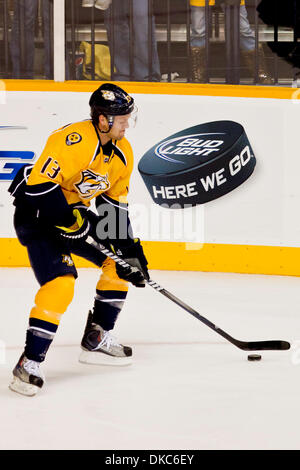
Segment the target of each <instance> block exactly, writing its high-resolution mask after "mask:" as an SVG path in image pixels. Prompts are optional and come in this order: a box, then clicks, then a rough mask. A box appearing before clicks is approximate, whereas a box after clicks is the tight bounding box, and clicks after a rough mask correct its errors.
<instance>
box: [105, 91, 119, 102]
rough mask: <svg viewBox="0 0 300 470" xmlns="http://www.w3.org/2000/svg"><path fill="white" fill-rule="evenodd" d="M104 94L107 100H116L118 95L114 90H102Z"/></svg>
mask: <svg viewBox="0 0 300 470" xmlns="http://www.w3.org/2000/svg"><path fill="white" fill-rule="evenodd" d="M102 96H103V98H104V99H105V100H110V101H115V99H116V97H115V94H114V92H113V91H110V90H102Z"/></svg>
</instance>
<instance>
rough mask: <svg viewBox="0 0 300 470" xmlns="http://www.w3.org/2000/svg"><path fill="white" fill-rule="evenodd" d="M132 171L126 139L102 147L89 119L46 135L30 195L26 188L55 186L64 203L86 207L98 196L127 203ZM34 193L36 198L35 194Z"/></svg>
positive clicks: (28, 185)
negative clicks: (103, 194) (101, 195)
mask: <svg viewBox="0 0 300 470" xmlns="http://www.w3.org/2000/svg"><path fill="white" fill-rule="evenodd" d="M132 169H133V152H132V148H131V145H130V144H129V142H128V140H127V139H126V138H125V137H124V138H123V139H121V140H120V141H116V140H113V141H110V142H108V143H107V144H105V145H104V146H102V145H101V141H100V136H99V133H98V130H97V129H96V127H94V125H93V123H92V121H91V120H86V121H81V122H76V123H73V124H70V125H68V126H64V127H62V128H60V129H58V130H56V131H54V132H53V133H52V134H51V135H50V137H49V139H48V141H47V143H46V146H45V148H44V150H43V152H42V154H41V156H40V157H39V159H38V160H37V162H36V163H35V165H34V167H33V169H32V171H31V174H30V176H29V178H28V181H27V188H28V192H31V191H30V188H32V189H34V188H33V186H35V185H41V184H42V183H49V182H51V183H53V184H54V185H56V186H57V185H59V186H60V187H61V189H62V191H63V194H64V196H65V198H66V200H67V202H68V204H76V203H79V202H82V203H83V204H85V205H86V206H89V205H90V201H91V200H92V199H93V198H95V197H97V196H99V195H100V194H102V193H105V194H106V195H107V196H108V197H109V198H111V199H113V200H115V201H118V202H120V203H127V194H128V188H129V180H130V175H131V173H132ZM37 187H38V188H40V187H41V186H37ZM34 193H35V194H34V195H35V197H38V192H36V191H34ZM41 194H42V193H41Z"/></svg>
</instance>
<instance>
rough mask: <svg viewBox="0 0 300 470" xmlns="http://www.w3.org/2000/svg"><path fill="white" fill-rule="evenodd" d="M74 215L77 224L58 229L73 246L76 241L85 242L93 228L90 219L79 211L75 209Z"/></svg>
mask: <svg viewBox="0 0 300 470" xmlns="http://www.w3.org/2000/svg"><path fill="white" fill-rule="evenodd" d="M73 215H74V217H75V218H76V222H75V223H74V224H73V225H72V226H71V227H57V228H58V229H59V230H60V235H61V237H63V238H64V239H65V240H66V241H68V242H70V243H71V244H72V243H74V242H76V241H84V240H85V239H86V238H87V237H88V235H89V231H90V228H91V226H90V223H89V221H88V219H87V218H86V217H84V216H83V215H82V214H81V212H80V211H79V209H74V210H73Z"/></svg>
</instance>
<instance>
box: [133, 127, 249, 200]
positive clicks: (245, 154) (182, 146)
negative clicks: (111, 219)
mask: <svg viewBox="0 0 300 470" xmlns="http://www.w3.org/2000/svg"><path fill="white" fill-rule="evenodd" d="M255 164H256V159H255V156H254V153H253V150H252V148H251V145H250V142H249V140H248V137H247V135H246V132H245V129H244V128H243V126H241V124H239V123H237V122H234V121H214V122H209V123H205V124H200V125H197V126H193V127H189V128H187V129H185V130H182V131H180V132H177V133H176V134H173V135H171V136H169V137H167V138H166V139H164V140H162V141H161V142H159V143H158V144H156V145H154V146H153V147H152V148H151V149H150V150H148V151H147V152H146V153H145V154H144V155H143V157H142V158H141V160H140V162H139V165H138V169H139V172H140V174H141V176H142V178H143V180H144V183H145V185H146V187H147V189H148V191H149V193H150V195H151V197H152V199H153V201H154V202H155V203H156V204H159V205H162V206H163V207H167V208H170V209H177V208H184V207H188V206H191V205H192V206H195V205H197V204H204V203H206V202H209V201H213V200H214V199H217V198H218V197H221V196H224V195H225V194H227V193H229V192H230V191H232V190H233V189H235V188H237V187H238V186H240V185H241V184H242V183H243V182H244V181H246V180H247V179H248V178H249V176H250V175H251V174H252V172H253V170H254V167H255Z"/></svg>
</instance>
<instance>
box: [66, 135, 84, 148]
mask: <svg viewBox="0 0 300 470" xmlns="http://www.w3.org/2000/svg"><path fill="white" fill-rule="evenodd" d="M81 141H82V136H81V135H80V134H78V132H72V133H71V134H68V135H67V137H66V144H67V145H75V144H79V142H81Z"/></svg>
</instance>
